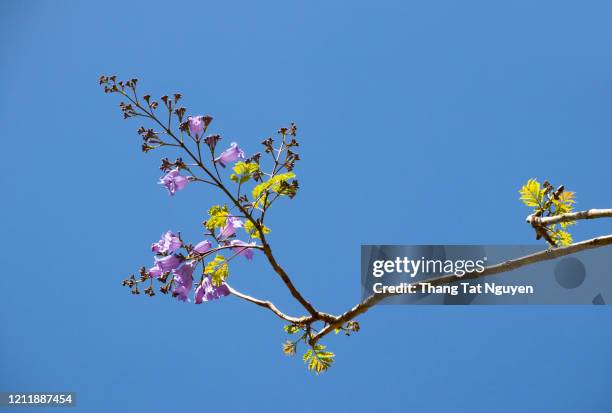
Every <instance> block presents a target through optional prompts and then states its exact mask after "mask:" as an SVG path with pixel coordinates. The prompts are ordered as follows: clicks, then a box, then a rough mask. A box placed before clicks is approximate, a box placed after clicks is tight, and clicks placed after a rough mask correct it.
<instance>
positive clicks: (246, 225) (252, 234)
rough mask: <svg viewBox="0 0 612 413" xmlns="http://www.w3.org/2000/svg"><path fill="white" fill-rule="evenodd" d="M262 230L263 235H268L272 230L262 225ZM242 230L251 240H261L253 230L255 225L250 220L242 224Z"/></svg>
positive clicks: (255, 229) (257, 232) (256, 231)
mask: <svg viewBox="0 0 612 413" xmlns="http://www.w3.org/2000/svg"><path fill="white" fill-rule="evenodd" d="M262 229H263V233H264V234H269V233H270V232H271V231H272V230H271V229H270V228H268V227H266V226H265V225H263V224H262ZM244 230H245V231H246V233H247V234H249V236H250V237H251V238H261V235H260V234H259V231H258V230H257V228H255V225H254V224H253V222H251V221H250V220H246V222H245V223H244Z"/></svg>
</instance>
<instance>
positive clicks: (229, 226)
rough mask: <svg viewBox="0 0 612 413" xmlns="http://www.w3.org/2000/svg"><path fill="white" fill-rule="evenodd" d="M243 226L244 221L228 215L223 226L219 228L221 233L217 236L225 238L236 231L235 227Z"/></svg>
mask: <svg viewBox="0 0 612 413" xmlns="http://www.w3.org/2000/svg"><path fill="white" fill-rule="evenodd" d="M242 227H244V223H243V222H242V221H241V220H239V219H238V218H236V217H234V216H232V215H228V216H227V221H226V222H225V226H224V227H223V228H222V229H221V233H220V234H219V236H220V237H221V238H227V237H229V236H231V235H234V234H235V233H236V228H242Z"/></svg>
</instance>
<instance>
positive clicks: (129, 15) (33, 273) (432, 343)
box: [0, 0, 612, 412]
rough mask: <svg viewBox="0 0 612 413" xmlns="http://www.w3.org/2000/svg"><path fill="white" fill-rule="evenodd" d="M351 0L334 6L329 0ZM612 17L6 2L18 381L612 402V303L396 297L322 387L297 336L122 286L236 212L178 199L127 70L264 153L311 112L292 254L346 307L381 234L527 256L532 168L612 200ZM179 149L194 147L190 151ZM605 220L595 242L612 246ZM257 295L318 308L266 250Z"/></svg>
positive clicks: (597, 8)
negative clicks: (105, 77) (126, 87)
mask: <svg viewBox="0 0 612 413" xmlns="http://www.w3.org/2000/svg"><path fill="white" fill-rule="evenodd" d="M330 3H331V4H330ZM611 13H612V5H610V3H609V2H605V1H585V2H581V3H580V4H577V3H575V2H567V1H554V2H553V1H541V2H533V1H523V0H518V1H513V2H502V1H461V2H459V1H430V2H414V1H410V2H408V1H397V2H391V1H376V2H373V1H371V2H360V1H354V2H348V1H347V2H341V1H338V2H323V1H311V2H287V1H284V2H283V1H272V2H257V3H255V2H246V1H245V2H242V1H240V2H231V3H230V2H196V1H193V2H173V3H168V2H133V3H126V2H119V1H106V2H104V3H103V4H102V5H99V4H94V3H88V2H76V1H72V2H69V1H64V2H50V1H49V2H42V1H30V2H21V1H14V0H13V1H4V2H2V4H0V21H1V24H0V33H1V34H2V39H3V40H2V41H0V48H1V49H0V51H1V53H0V56H1V59H2V63H1V64H0V88H1V90H2V99H1V100H0V121H1V123H2V126H3V133H2V136H3V137H2V142H3V144H2V149H1V151H2V155H3V156H2V160H3V172H2V174H0V185H1V186H2V188H3V189H4V191H3V194H4V195H3V197H2V201H3V202H2V206H1V207H0V223H1V228H2V234H3V236H2V237H1V238H0V239H1V241H0V246H1V247H2V250H3V251H4V254H5V264H6V267H5V270H4V277H5V278H4V283H3V288H2V289H0V323H2V326H3V327H2V336H1V340H0V366H1V368H0V390H14V391H36V390H44V391H49V390H57V391H75V392H77V393H78V404H79V406H78V408H77V409H76V411H83V412H109V411H126V412H165V411H177V412H182V411H192V410H195V409H218V408H220V409H223V410H224V411H225V410H228V411H247V410H251V411H252V410H255V411H260V410H269V411H280V410H281V409H283V410H285V409H290V410H292V411H298V412H299V411H312V409H313V408H318V410H319V411H372V410H376V411H406V410H409V409H410V410H414V411H458V412H490V411H508V412H515V411H542V410H547V411H557V412H566V411H567V412H574V411H592V412H597V411H609V410H610V407H612V400H611V399H610V396H609V393H608V392H609V386H608V383H609V377H610V373H611V370H612V358H611V356H610V351H609V348H610V346H611V345H612V332H611V331H612V330H611V329H610V328H609V324H610V320H611V317H612V313H611V312H610V310H609V309H608V308H602V307H596V308H595V307H594V308H591V307H563V306H551V307H528V306H526V307H481V308H469V307H466V308H464V307H416V306H415V307H412V306H385V307H380V308H376V309H374V310H373V311H371V312H369V313H367V314H366V315H364V316H362V317H361V318H360V322H361V325H362V330H361V331H360V332H359V333H358V334H357V335H355V336H354V337H350V338H345V337H341V336H338V337H330V338H329V339H328V340H326V344H328V346H329V348H330V349H331V350H332V351H335V352H336V353H337V362H336V365H335V366H334V368H333V369H332V370H331V371H330V372H328V373H326V374H324V375H322V376H319V377H315V376H314V375H312V374H310V373H308V372H307V371H306V369H305V368H304V366H303V365H302V363H301V361H300V360H299V359H297V358H295V359H287V358H286V357H285V356H284V355H283V354H282V352H281V350H280V343H281V342H282V341H283V340H284V339H285V335H284V332H283V331H282V324H281V323H280V322H279V321H278V320H277V319H276V318H274V317H273V316H272V315H271V314H270V313H268V312H266V311H264V310H261V309H259V308H256V307H254V306H252V305H249V304H248V303H244V302H242V301H239V300H238V299H235V298H233V297H230V298H227V299H224V300H222V301H219V302H215V303H210V304H207V305H202V306H193V305H192V306H190V305H185V304H181V303H177V302H175V301H174V300H171V299H168V298H167V297H160V296H158V297H155V299H147V298H146V297H144V296H139V297H133V296H131V295H130V294H129V292H128V291H127V290H125V289H123V288H122V287H121V285H120V282H121V279H123V278H124V277H125V276H126V275H128V274H129V273H130V272H132V271H134V270H135V269H137V268H138V267H139V266H140V265H142V264H148V263H149V262H150V261H151V257H150V252H149V250H148V246H149V245H150V243H151V242H152V241H155V240H156V239H157V238H158V236H159V234H160V233H161V232H162V231H165V230H166V229H173V230H175V231H179V230H180V231H181V232H182V233H183V234H185V236H186V237H187V238H189V239H196V238H198V237H200V231H201V226H200V222H201V221H202V219H203V217H204V212H205V211H206V209H207V207H208V206H209V205H211V204H212V203H215V202H217V201H218V198H217V197H216V195H215V194H214V193H212V192H211V191H209V190H208V189H205V188H204V187H200V188H197V189H196V187H195V186H194V187H190V188H188V189H187V190H184V191H182V192H181V193H179V194H178V195H177V196H176V197H175V198H173V199H171V198H169V197H168V196H167V194H166V193H165V192H164V191H163V190H162V189H161V188H160V187H159V186H158V185H156V180H157V179H158V177H159V171H158V169H157V167H158V162H159V157H160V155H161V154H160V153H155V152H153V153H151V154H148V155H143V154H141V153H140V151H139V143H138V136H137V135H136V133H135V129H136V128H137V127H138V126H139V123H138V122H124V121H122V120H121V119H120V114H119V111H118V108H117V104H118V102H117V100H116V99H115V98H114V97H111V96H106V95H104V94H103V93H101V91H100V90H99V87H98V85H97V77H98V75H100V74H102V73H107V74H112V73H116V74H118V75H120V76H125V77H132V76H137V77H139V78H140V79H141V88H142V90H147V91H150V92H151V93H152V94H153V95H154V96H160V95H162V94H164V93H169V92H174V91H181V92H182V93H183V94H184V100H185V105H186V106H188V108H190V109H191V110H192V111H193V112H195V113H209V114H211V115H213V116H214V117H215V121H214V130H215V131H218V132H220V133H221V134H222V135H223V136H224V137H225V139H226V142H228V141H233V140H235V141H237V142H239V143H240V144H241V146H243V147H244V149H245V150H246V151H247V152H254V151H257V150H259V142H260V141H261V140H262V139H263V138H265V137H266V136H268V135H270V134H272V133H274V131H275V130H276V129H277V128H278V127H280V126H283V125H287V124H288V123H289V122H290V121H296V122H297V123H298V126H299V128H300V135H301V136H302V140H301V142H302V145H301V146H300V155H301V157H302V159H303V161H302V162H301V164H300V166H299V168H298V169H297V173H298V176H299V179H300V184H301V187H302V189H301V191H300V193H299V195H298V196H297V197H296V198H295V199H294V200H293V201H291V202H284V203H282V204H278V206H277V207H276V210H275V211H274V213H273V214H272V215H271V216H270V217H269V218H270V221H269V226H270V227H271V228H272V230H273V233H272V234H270V242H271V244H272V247H273V248H274V251H275V254H276V255H277V256H278V259H279V261H280V262H282V263H283V265H284V266H285V267H286V268H287V270H288V271H289V272H290V274H291V276H292V277H293V279H294V280H295V282H296V284H297V285H298V286H299V288H300V289H301V290H302V291H303V293H304V294H305V295H306V296H307V297H308V298H310V299H311V300H312V301H313V302H314V303H315V304H316V305H317V306H319V307H321V308H322V309H324V310H326V311H329V312H341V311H344V310H345V309H347V308H348V307H350V306H352V305H354V304H355V303H356V302H357V300H358V299H359V251H360V245H361V244H378V243H380V244H428V243H432V244H447V243H448V244H493V243H501V244H523V243H532V242H535V241H534V240H533V233H532V231H530V230H529V228H528V227H527V226H526V225H525V224H524V217H525V216H526V215H527V213H528V211H527V209H526V208H525V207H524V206H522V205H521V204H520V203H519V201H518V195H517V190H518V188H519V187H520V186H521V185H522V184H523V183H524V182H525V181H526V180H527V179H528V178H531V177H538V178H540V179H545V178H548V179H549V180H551V181H552V182H553V183H555V184H561V183H563V184H565V186H566V187H567V188H569V189H572V190H575V191H576V192H577V197H578V205H577V206H578V208H592V207H610V206H611V205H612V192H611V191H609V180H610V153H611V150H612V138H611V136H612V123H611V121H610V119H611V117H610V113H612V49H611V48H610V44H609V43H610V42H609V39H610V37H611V35H612V26H610V24H609V20H610V14H611ZM168 155H169V156H170V154H168ZM611 231H612V225H611V224H610V223H609V222H584V223H580V224H579V225H578V226H577V227H576V228H575V230H574V237H575V238H576V239H585V238H588V237H591V236H594V235H597V234H603V233H610V232H611ZM232 281H233V285H234V286H235V287H237V288H238V287H239V288H241V289H243V290H245V291H247V292H250V293H252V294H254V295H257V296H260V297H266V298H270V299H272V300H274V302H275V303H277V304H278V305H279V306H280V307H281V308H283V309H285V310H286V311H287V312H290V313H295V314H297V313H299V307H298V306H297V305H296V304H295V303H294V302H293V301H292V300H291V297H290V296H289V294H288V293H287V291H286V290H285V289H284V288H283V285H282V284H281V283H280V282H279V280H278V279H277V277H275V275H274V273H272V271H270V269H269V268H268V266H267V265H266V263H265V262H264V259H263V257H261V256H258V257H256V258H255V260H254V262H253V263H249V264H246V263H238V264H237V265H236V268H235V269H234V272H233V273H232Z"/></svg>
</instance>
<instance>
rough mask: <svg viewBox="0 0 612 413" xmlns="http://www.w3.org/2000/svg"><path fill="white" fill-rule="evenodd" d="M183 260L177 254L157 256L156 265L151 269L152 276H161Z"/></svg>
mask: <svg viewBox="0 0 612 413" xmlns="http://www.w3.org/2000/svg"><path fill="white" fill-rule="evenodd" d="M181 262H183V260H182V259H181V258H180V257H179V256H177V255H168V256H166V257H161V258H160V257H155V265H153V267H151V268H150V269H149V274H150V275H151V277H159V276H160V275H162V274H163V273H165V272H168V271H172V270H174V269H175V268H177V267H178V266H179V265H181Z"/></svg>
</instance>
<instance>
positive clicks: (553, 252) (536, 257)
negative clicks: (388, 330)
mask: <svg viewBox="0 0 612 413" xmlns="http://www.w3.org/2000/svg"><path fill="white" fill-rule="evenodd" d="M611 244H612V234H611V235H605V236H602V237H597V238H592V239H590V240H586V241H582V242H577V243H575V244H572V245H568V246H566V247H559V248H555V249H547V250H543V251H539V252H536V253H533V254H530V255H526V256H524V257H520V258H516V259H513V260H509V261H505V262H502V263H499V264H495V265H492V266H489V267H486V268H485V269H484V271H483V272H481V273H478V272H475V271H473V272H471V273H467V274H465V275H464V276H463V277H457V276H456V275H446V276H443V277H438V278H431V279H428V280H423V281H418V282H415V283H412V284H411V285H420V284H430V285H434V286H435V285H443V284H450V283H452V282H453V281H457V280H458V279H467V280H473V279H477V278H482V277H486V276H490V275H495V274H501V273H505V272H508V271H512V270H516V269H517V268H520V267H524V266H525V265H530V264H535V263H537V262H540V261H547V260H552V259H555V258H559V257H563V256H565V255H569V254H574V253H576V252H579V251H585V250H589V249H592V248H599V247H603V246H605V245H611ZM392 295H394V294H390V293H387V294H372V295H370V296H369V297H368V298H366V299H365V300H363V301H362V302H361V303H359V304H357V305H356V306H355V307H353V308H351V309H350V310H349V311H347V312H345V313H343V314H341V315H339V316H338V317H336V319H335V321H333V322H332V323H330V324H328V325H327V326H325V327H324V328H323V329H321V331H319V333H317V334H316V335H314V336H313V337H312V339H311V340H310V343H311V344H313V345H314V344H315V343H316V342H317V341H318V340H319V339H321V338H322V337H323V336H325V335H327V334H329V333H330V332H332V331H333V330H335V329H336V328H340V327H342V325H344V323H346V322H347V321H349V320H352V319H353V318H355V317H357V316H358V315H360V314H363V313H365V312H366V311H368V310H369V309H370V308H372V307H373V306H375V305H376V304H378V303H379V302H380V301H381V300H383V299H384V298H386V297H389V296H392Z"/></svg>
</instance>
